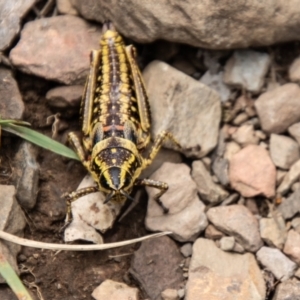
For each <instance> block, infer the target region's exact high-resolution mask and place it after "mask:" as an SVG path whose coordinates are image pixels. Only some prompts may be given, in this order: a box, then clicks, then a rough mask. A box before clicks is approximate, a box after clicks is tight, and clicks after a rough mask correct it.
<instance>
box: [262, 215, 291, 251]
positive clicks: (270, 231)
mask: <svg viewBox="0 0 300 300" xmlns="http://www.w3.org/2000/svg"><path fill="white" fill-rule="evenodd" d="M259 229H260V235H261V238H262V239H263V241H264V242H265V243H266V244H267V245H269V246H271V247H277V248H279V249H282V248H283V245H284V243H285V240H286V236H287V231H286V227H285V222H284V220H283V218H282V217H281V216H280V215H278V216H276V215H274V216H272V217H271V218H261V219H260V220H259Z"/></svg>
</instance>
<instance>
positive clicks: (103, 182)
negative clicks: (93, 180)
mask: <svg viewBox="0 0 300 300" xmlns="http://www.w3.org/2000/svg"><path fill="white" fill-rule="evenodd" d="M99 184H100V186H101V187H102V188H103V189H105V190H110V187H109V185H108V183H107V180H106V178H105V177H104V176H101V178H100V181H99Z"/></svg>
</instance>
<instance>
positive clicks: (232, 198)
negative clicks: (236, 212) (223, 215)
mask: <svg viewBox="0 0 300 300" xmlns="http://www.w3.org/2000/svg"><path fill="white" fill-rule="evenodd" d="M239 197H240V196H239V194H238V193H233V194H231V195H230V196H229V197H228V198H226V199H225V200H224V201H223V202H222V203H221V205H222V206H224V205H230V204H233V203H236V202H237V201H238V200H239Z"/></svg>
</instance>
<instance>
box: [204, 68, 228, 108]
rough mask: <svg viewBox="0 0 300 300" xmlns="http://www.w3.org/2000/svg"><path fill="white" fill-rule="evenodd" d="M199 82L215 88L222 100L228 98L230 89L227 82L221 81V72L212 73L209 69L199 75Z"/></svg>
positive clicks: (224, 100)
mask: <svg viewBox="0 0 300 300" xmlns="http://www.w3.org/2000/svg"><path fill="white" fill-rule="evenodd" d="M200 82H202V83H203V84H205V85H207V86H209V87H210V88H212V89H213V90H215V91H216V92H217V93H218V94H219V95H220V98H221V101H222V102H226V101H228V100H229V99H230V94H231V90H230V88H229V87H228V85H227V84H225V83H224V82H223V72H220V73H218V74H212V73H211V72H210V71H209V70H208V71H206V72H205V73H204V75H203V76H202V77H201V79H200Z"/></svg>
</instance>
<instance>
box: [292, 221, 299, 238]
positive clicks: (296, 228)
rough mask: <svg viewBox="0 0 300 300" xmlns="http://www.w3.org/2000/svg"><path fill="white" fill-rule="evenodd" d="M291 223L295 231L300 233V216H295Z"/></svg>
mask: <svg viewBox="0 0 300 300" xmlns="http://www.w3.org/2000/svg"><path fill="white" fill-rule="evenodd" d="M291 225H292V227H293V228H294V229H295V231H296V232H297V233H299V234H300V217H295V218H293V220H292V222H291Z"/></svg>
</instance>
